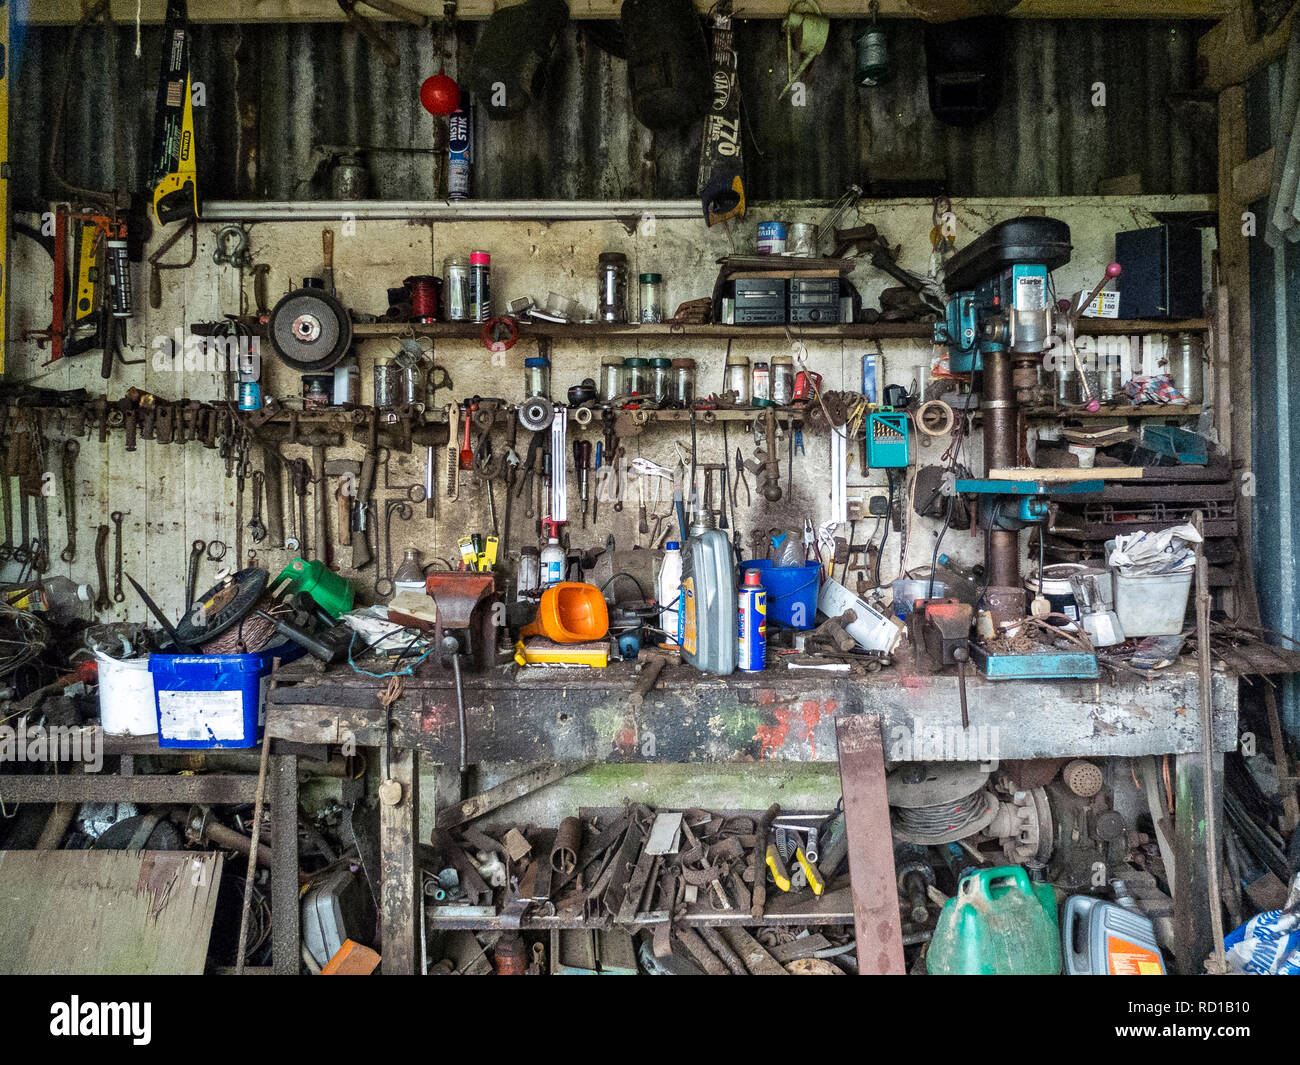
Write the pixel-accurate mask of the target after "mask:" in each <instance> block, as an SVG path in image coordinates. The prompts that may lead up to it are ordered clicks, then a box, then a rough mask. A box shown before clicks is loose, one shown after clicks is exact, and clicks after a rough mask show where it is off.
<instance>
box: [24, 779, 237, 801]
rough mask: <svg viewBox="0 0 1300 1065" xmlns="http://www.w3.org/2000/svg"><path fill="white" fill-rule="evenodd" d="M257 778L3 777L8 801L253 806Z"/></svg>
mask: <svg viewBox="0 0 1300 1065" xmlns="http://www.w3.org/2000/svg"><path fill="white" fill-rule="evenodd" d="M256 789H257V777H256V776H255V775H248V774H244V775H238V774H225V773H208V774H204V775H201V776H163V775H157V776H117V775H116V774H113V773H85V774H77V775H72V776H70V775H67V774H58V775H52V774H45V773H31V774H26V775H17V774H15V775H11V776H0V799H3V800H4V801H5V802H144V803H151V802H185V803H196V802H198V803H244V802H252V801H253V792H254V791H255V790H256Z"/></svg>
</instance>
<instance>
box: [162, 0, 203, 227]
mask: <svg viewBox="0 0 1300 1065" xmlns="http://www.w3.org/2000/svg"><path fill="white" fill-rule="evenodd" d="M164 41H165V44H164V50H163V65H162V74H161V75H160V77H159V80H158V106H157V110H156V111H155V112H154V126H153V170H152V171H151V175H150V176H151V185H152V189H153V195H152V200H153V210H154V215H155V216H156V217H157V219H158V222H159V224H161V225H167V224H168V223H169V222H185V221H189V220H190V219H192V218H198V216H199V174H198V167H197V165H196V160H195V144H194V102H193V95H192V93H193V86H192V85H191V83H190V27H189V15H188V11H187V9H186V3H185V0H169V2H168V4H167V21H166V24H165V28H164Z"/></svg>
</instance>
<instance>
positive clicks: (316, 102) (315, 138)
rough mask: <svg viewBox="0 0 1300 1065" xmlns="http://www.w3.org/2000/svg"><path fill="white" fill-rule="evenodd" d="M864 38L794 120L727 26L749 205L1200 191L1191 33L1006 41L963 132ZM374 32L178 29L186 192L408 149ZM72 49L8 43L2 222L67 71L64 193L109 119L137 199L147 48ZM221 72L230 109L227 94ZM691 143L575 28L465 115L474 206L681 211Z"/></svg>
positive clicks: (767, 43) (1139, 31)
mask: <svg viewBox="0 0 1300 1065" xmlns="http://www.w3.org/2000/svg"><path fill="white" fill-rule="evenodd" d="M863 25H864V24H863V23H860V22H836V23H834V24H833V28H832V35H831V40H830V43H829V45H828V46H827V48H826V51H825V53H824V54H823V55H822V56H821V57H819V58H818V59H817V60H816V62H815V63H814V65H813V67H812V68H811V70H810V72H809V73H808V75H807V77H806V79H805V80H806V84H807V87H808V93H809V95H808V102H807V106H805V107H792V106H791V105H790V103H789V101H788V99H787V100H786V101H783V102H780V103H778V102H777V99H776V98H777V93H778V92H779V90H780V87H781V86H782V85H783V84H784V82H785V42H784V38H783V37H782V35H781V32H780V26H779V24H778V23H775V22H771V21H755V22H743V21H742V22H740V23H739V24H738V27H737V38H736V39H737V47H738V50H739V54H740V63H741V84H742V88H743V90H744V92H745V107H746V115H747V119H748V121H749V123H750V125H751V135H750V136H749V137H747V139H746V145H745V147H746V154H747V161H748V186H749V193H750V196H751V198H753V199H763V200H768V199H792V198H794V199H830V198H834V197H835V196H837V195H838V194H839V193H840V192H841V191H842V190H843V188H844V187H845V186H846V185H847V184H849V183H850V182H857V183H859V184H863V183H865V182H867V181H876V180H881V179H887V178H890V177H894V176H907V177H924V178H930V179H935V178H937V179H942V180H944V181H946V182H947V186H948V189H949V191H950V192H951V194H953V195H968V196H990V195H1023V196H1034V195H1039V196H1054V195H1083V194H1092V193H1095V192H1096V190H1097V182H1098V181H1099V180H1100V179H1102V178H1106V177H1114V176H1119V175H1124V174H1129V173H1139V174H1141V175H1142V180H1143V187H1144V189H1145V191H1147V192H1168V193H1181V192H1208V191H1212V190H1213V188H1214V184H1215V180H1216V173H1215V171H1216V159H1215V141H1214V135H1213V122H1212V121H1211V119H1212V111H1210V110H1209V109H1208V108H1204V109H1202V111H1201V112H1198V111H1197V110H1196V109H1195V108H1194V107H1193V108H1188V107H1186V106H1175V105H1173V104H1171V96H1174V95H1176V94H1187V93H1190V92H1191V91H1192V90H1193V88H1194V85H1195V74H1194V61H1195V38H1196V35H1197V32H1198V31H1199V27H1197V26H1189V25H1188V24H1186V23H1156V22H1137V23H1134V22H1123V23H1118V22H1097V21H1073V22H1064V21H1063V22H1037V21H1035V22H1027V21H1023V20H1021V21H1012V22H1009V23H1008V25H1007V42H1006V57H1007V69H1006V77H1005V84H1004V90H1003V100H1002V104H1001V107H1000V108H999V110H998V112H997V114H996V115H995V116H994V117H993V118H992V119H991V120H989V121H987V122H985V123H983V124H982V125H980V126H977V127H974V128H973V129H954V128H950V127H947V126H944V125H942V124H941V123H939V122H938V121H936V120H935V119H934V117H933V116H932V115H931V114H930V111H929V108H928V103H927V95H926V87H925V60H924V50H923V30H922V26H921V24H919V23H909V22H891V23H890V24H889V25H888V26H887V31H888V33H889V37H890V45H891V54H892V59H893V66H894V70H895V77H894V78H893V80H892V81H891V82H890V83H888V84H887V85H884V86H881V87H877V88H873V89H864V88H859V87H857V86H856V85H854V83H853V80H852V71H853V41H854V38H855V37H856V36H857V34H858V33H859V32H860V31H861V29H862V28H863ZM386 29H387V31H388V32H389V33H391V34H392V35H393V38H394V40H395V42H396V48H397V53H398V55H399V57H400V65H399V66H398V67H397V68H396V69H393V68H390V67H388V66H385V65H384V63H383V62H382V61H381V60H380V58H379V56H378V54H377V52H376V51H375V50H374V49H373V48H372V46H371V45H370V44H369V42H367V41H366V40H365V39H363V38H361V37H359V36H358V34H357V33H356V32H354V31H353V30H351V29H348V28H345V27H342V26H339V25H332V24H331V25H303V24H286V25H271V26H258V27H239V26H215V25H204V26H198V27H195V28H194V56H193V62H194V69H195V78H196V79H197V80H200V81H202V82H203V83H204V88H205V92H206V98H207V103H206V106H205V107H204V108H202V109H201V111H200V112H199V115H198V119H197V121H198V123H199V126H200V148H201V154H200V162H201V165H202V168H203V169H202V171H201V173H202V177H203V182H204V189H203V194H204V195H205V196H206V197H211V198H221V199H230V198H253V197H257V198H271V199H291V198H317V197H321V196H324V195H327V183H326V181H325V180H324V179H321V180H318V181H317V182H316V183H315V185H314V186H313V185H311V184H310V183H308V182H307V179H308V178H309V177H310V175H311V171H312V159H311V148H312V145H313V144H317V143H322V142H324V143H358V144H366V145H402V146H413V145H428V144H429V143H430V141H431V138H432V135H433V120H432V119H431V118H430V116H429V115H428V114H426V113H425V112H424V110H423V109H422V108H421V107H420V106H419V103H418V99H417V91H418V87H419V83H420V81H421V80H422V79H423V78H424V77H426V76H428V75H429V74H430V73H432V72H433V71H434V69H435V64H434V60H433V51H434V39H433V37H432V35H431V34H430V33H429V32H427V31H425V32H421V31H418V30H415V29H413V28H409V27H403V26H400V25H392V26H388V27H386ZM71 32H72V31H71V30H69V29H67V28H39V29H38V28H34V27H26V28H24V31H23V35H22V38H21V40H19V41H16V42H15V48H14V53H15V59H16V62H17V66H18V78H17V86H18V91H17V96H16V98H15V101H14V106H13V111H12V133H11V136H12V145H13V149H12V157H13V159H14V178H15V181H14V184H13V189H14V194H15V196H16V197H17V199H18V202H20V203H21V202H24V200H31V199H35V198H36V196H35V194H34V192H35V190H38V189H39V190H40V192H41V193H42V194H43V195H45V196H47V197H48V196H53V195H55V191H56V190H55V186H54V182H53V181H52V180H51V178H50V175H49V174H48V172H47V166H46V163H45V157H46V154H47V140H46V138H47V137H48V131H49V129H50V125H51V121H52V117H53V113H54V108H55V104H56V101H57V99H58V94H59V92H60V90H61V87H62V78H63V69H64V64H65V63H67V62H68V61H69V60H71V61H72V62H73V63H75V64H76V71H77V74H76V76H75V79H74V81H75V92H74V93H73V99H72V101H71V103H70V105H69V113H68V117H67V120H66V128H67V134H68V140H67V144H66V159H67V163H66V167H67V171H68V174H69V177H70V179H72V180H75V181H78V182H80V183H82V184H88V185H93V186H96V187H99V186H105V185H108V184H111V183H112V180H113V166H112V160H113V154H114V153H113V143H114V141H113V138H114V132H113V126H114V116H116V124H117V128H118V131H119V134H120V137H121V142H122V144H121V148H120V150H119V152H120V154H119V162H118V163H117V167H118V172H119V173H120V174H121V175H123V177H122V178H119V183H122V182H123V181H125V182H126V183H128V184H130V185H131V186H132V187H135V188H142V187H143V184H144V171H145V170H146V169H147V161H146V160H147V156H148V154H149V147H148V146H149V140H150V136H151V131H152V115H153V107H154V93H155V83H156V79H157V72H158V69H159V48H160V42H161V29H160V28H159V27H146V28H145V29H144V31H143V36H142V55H141V58H139V59H136V58H135V56H134V48H135V31H134V29H133V28H129V27H120V28H118V29H117V30H116V31H115V32H114V33H113V34H111V35H110V34H108V33H106V31H104V30H103V29H102V28H100V27H95V28H92V29H89V30H87V31H86V33H85V35H84V38H83V42H82V47H81V48H80V49H79V50H78V51H79V54H78V55H77V56H69V55H68V48H69V41H70V37H71ZM480 32H481V26H480V25H478V24H463V25H462V26H461V27H460V28H459V37H458V54H459V57H460V58H461V60H462V62H463V61H466V60H467V59H468V57H469V54H470V52H471V50H472V47H473V42H474V40H475V39H476V38H477V35H478V34H479V33H480ZM241 38H242V44H241ZM110 41H111V43H110ZM237 49H239V51H240V62H239V63H237V62H236V50H237ZM110 70H115V72H116V77H115V79H113V78H110V76H109V72H110ZM241 70H242V79H240V81H239V85H240V90H241V92H242V93H243V94H244V97H245V98H244V99H243V100H240V99H238V96H237V92H236V83H237V78H239V73H240V71H241ZM83 72H84V73H83ZM1099 81H1100V82H1104V83H1105V85H1106V97H1107V99H1106V106H1105V107H1094V106H1093V102H1092V95H1093V84H1094V83H1095V82H1099ZM114 84H115V85H116V99H114V92H113V91H112V88H113V85H114ZM250 93H256V94H257V95H258V96H260V109H259V110H258V112H257V120H258V128H257V131H256V133H257V160H258V169H257V185H256V188H255V189H248V188H244V187H240V185H239V184H238V182H237V178H236V175H237V173H238V171H239V167H238V165H237V159H236V152H235V150H234V145H235V140H236V134H237V132H238V130H239V106H240V105H241V104H244V105H247V104H248V103H250V102H251V101H250V100H249V99H248V96H249V94H250ZM1198 115H1199V118H1200V119H1201V122H1200V123H1199V124H1198V123H1197V121H1196V119H1197V117H1198ZM697 136H698V133H697V131H695V130H688V131H682V132H670V133H666V134H665V133H662V132H660V133H652V132H650V131H649V130H646V129H644V128H643V127H641V126H640V125H639V124H638V123H637V122H636V120H635V118H634V117H633V115H632V111H631V106H630V101H629V97H628V91H627V77H626V67H625V64H624V62H623V61H622V60H620V59H615V58H612V57H611V56H609V55H608V54H606V53H605V52H603V51H601V50H600V49H599V48H597V47H596V46H595V45H594V44H593V43H592V42H590V41H589V40H588V39H587V37H586V35H585V34H584V33H583V32H582V31H581V27H580V25H577V24H575V25H572V26H570V28H569V31H568V32H567V33H566V34H565V36H564V38H563V39H562V42H561V44H560V46H559V49H558V50H557V54H556V56H555V57H554V60H553V65H552V66H551V68H550V71H549V79H548V83H547V90H546V94H545V98H544V99H543V100H542V101H540V102H539V103H538V104H537V105H535V106H534V107H533V108H532V109H531V110H530V111H529V112H528V113H527V114H526V115H525V116H524V117H522V118H520V119H517V120H515V121H513V122H508V123H504V122H494V121H491V120H489V119H487V118H486V117H480V118H479V120H478V124H477V152H478V155H477V166H476V177H475V181H476V194H477V195H478V196H480V197H482V198H514V197H546V198H610V199H615V198H624V197H628V198H631V197H644V198H659V199H670V198H683V197H690V196H692V195H693V194H694V185H695V172H696V165H697V153H698V149H697ZM370 169H371V177H372V194H373V195H374V196H376V197H377V198H382V199H405V200H409V199H425V198H432V197H433V196H434V195H435V188H434V180H435V178H434V167H433V165H432V161H431V160H430V159H429V158H428V157H426V156H420V155H390V156H384V157H378V158H375V159H374V160H373V161H372V164H371V168H370Z"/></svg>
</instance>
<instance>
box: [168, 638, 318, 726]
mask: <svg viewBox="0 0 1300 1065" xmlns="http://www.w3.org/2000/svg"><path fill="white" fill-rule="evenodd" d="M303 653H304V652H303V649H302V648H301V647H299V646H298V645H297V644H295V643H279V644H276V645H274V646H272V647H268V648H267V649H266V650H265V651H259V652H257V653H254V654H242V655H239V654H236V655H150V656H149V672H150V673H152V674H153V680H154V705H155V707H156V709H157V713H158V746H159V747H179V748H188V749H211V748H218V747H256V746H257V744H258V742H259V741H260V740H261V738H262V722H263V719H264V714H263V710H264V702H265V696H266V681H267V678H268V677H269V676H270V674H271V665H272V663H273V662H274V660H275V659H276V658H279V659H280V661H281V662H292V661H293V660H294V659H296V658H301V657H302V655H303Z"/></svg>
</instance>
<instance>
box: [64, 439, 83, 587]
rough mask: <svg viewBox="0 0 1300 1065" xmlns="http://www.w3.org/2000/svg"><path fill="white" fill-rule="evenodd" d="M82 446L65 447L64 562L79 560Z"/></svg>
mask: <svg viewBox="0 0 1300 1065" xmlns="http://www.w3.org/2000/svg"><path fill="white" fill-rule="evenodd" d="M80 451H81V444H80V443H78V442H77V441H76V440H68V441H66V442H65V443H64V445H63V523H64V527H65V528H66V530H67V537H68V546H67V547H65V548H64V549H63V551H62V552H61V553H60V554H59V557H60V558H61V559H63V561H64V562H75V561H76V558H77V455H78V454H79V453H80Z"/></svg>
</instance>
